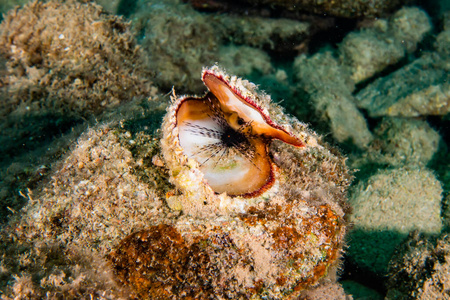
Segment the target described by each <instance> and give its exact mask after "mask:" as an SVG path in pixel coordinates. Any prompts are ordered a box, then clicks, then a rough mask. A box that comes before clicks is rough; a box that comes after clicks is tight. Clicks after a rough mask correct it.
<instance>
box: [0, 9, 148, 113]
mask: <svg viewBox="0 0 450 300" xmlns="http://www.w3.org/2000/svg"><path fill="white" fill-rule="evenodd" d="M0 53H1V54H2V55H4V56H5V57H6V58H7V60H8V61H7V74H4V77H3V78H2V81H3V88H4V89H6V93H7V95H8V96H9V97H8V98H7V99H6V101H5V103H4V105H3V106H2V109H1V114H2V115H3V114H6V113H10V112H13V111H15V112H16V113H17V114H27V113H33V112H35V113H38V112H39V113H40V114H41V115H43V114H44V113H45V112H48V111H50V112H52V113H55V114H58V113H59V114H66V115H74V114H75V115H77V116H79V115H81V116H88V115H91V114H92V113H99V112H101V111H103V110H104V109H105V108H108V107H114V106H117V105H119V104H120V103H123V102H126V101H130V100H132V99H133V97H145V96H146V95H148V94H150V91H151V90H152V88H153V87H152V85H151V82H150V75H151V73H150V72H149V70H148V69H145V68H144V66H146V63H145V60H144V58H143V56H142V52H141V51H140V49H139V47H137V45H136V41H135V39H134V37H133V35H132V34H131V32H130V30H129V25H128V24H127V23H126V22H125V21H124V20H123V19H121V18H119V17H117V16H112V15H107V14H105V13H103V10H102V9H101V7H100V6H98V5H96V4H93V3H79V2H76V1H68V2H57V1H50V2H46V3H43V2H38V1H34V2H31V3H30V4H28V5H26V6H24V7H23V8H21V9H19V10H13V11H11V12H10V13H9V14H7V15H6V17H5V19H4V20H3V22H2V23H1V25H0Z"/></svg>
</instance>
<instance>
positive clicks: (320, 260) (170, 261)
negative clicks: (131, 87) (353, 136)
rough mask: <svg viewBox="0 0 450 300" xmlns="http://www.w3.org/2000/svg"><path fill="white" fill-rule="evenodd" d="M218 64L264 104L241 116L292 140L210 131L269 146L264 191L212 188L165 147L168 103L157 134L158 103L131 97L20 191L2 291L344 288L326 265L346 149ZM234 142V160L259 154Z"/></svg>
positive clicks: (342, 212) (230, 293) (113, 294)
mask: <svg viewBox="0 0 450 300" xmlns="http://www.w3.org/2000/svg"><path fill="white" fill-rule="evenodd" d="M213 70H214V71H213ZM210 72H213V73H211V74H216V75H217V74H219V73H220V72H219V70H218V69H216V68H213V69H211V70H210ZM214 72H216V73H214ZM220 74H222V75H220V76H222V77H220V78H221V79H220V80H224V81H223V82H227V83H229V84H232V86H235V87H236V89H235V90H233V91H234V92H233V93H238V92H239V95H242V97H248V99H254V100H255V101H258V102H257V103H258V104H256V102H255V104H252V105H257V106H252V107H255V108H254V109H257V107H260V106H259V105H263V106H262V107H263V109H262V110H261V111H260V112H259V110H258V112H256V111H255V112H253V113H252V114H251V116H252V117H254V118H255V120H253V121H252V122H250V123H249V124H247V126H255V127H256V128H265V127H264V122H266V121H264V119H263V118H262V117H257V115H254V113H261V115H260V116H263V115H264V116H268V115H270V116H272V121H270V123H267V124H270V126H269V127H273V128H275V129H270V130H275V131H274V133H273V132H272V134H274V135H275V137H276V138H280V139H282V140H285V141H287V142H288V143H290V144H286V143H283V142H282V141H271V139H270V136H269V135H266V133H264V135H260V134H261V132H259V133H258V134H257V132H258V130H259V129H252V130H256V131H255V132H254V133H251V132H250V131H249V130H250V127H246V130H245V133H244V132H240V133H236V132H232V131H227V134H226V135H222V136H221V138H223V139H225V141H226V143H224V144H222V146H224V147H229V148H238V149H240V150H241V151H244V148H243V147H244V146H245V147H247V148H248V149H247V148H245V149H246V150H248V151H249V152H248V153H252V151H256V150H255V149H253V146H252V145H253V144H250V143H247V142H246V141H245V140H244V138H245V139H250V140H252V141H253V139H259V142H261V143H263V144H264V145H266V146H265V147H263V148H260V150H261V149H262V150H265V151H268V153H266V154H267V157H265V158H264V159H265V161H266V162H268V164H267V163H266V162H264V163H263V165H264V166H270V170H271V171H270V172H269V173H268V174H264V176H266V175H269V179H268V181H267V182H265V181H264V180H263V184H264V185H265V186H267V188H266V189H264V190H261V191H260V193H259V195H257V193H251V194H250V193H247V194H246V195H242V196H240V195H235V196H232V194H231V192H230V194H229V195H228V194H227V192H226V191H225V192H221V193H220V194H219V193H215V192H214V191H213V190H212V189H211V187H210V186H209V184H208V181H207V180H206V179H204V180H201V181H197V179H198V178H201V177H202V176H204V175H202V174H201V172H203V170H201V169H200V166H199V164H198V162H196V161H195V159H194V158H187V157H186V155H185V154H184V153H183V151H185V150H181V151H182V152H179V151H178V150H179V149H178V148H176V147H175V148H173V147H174V146H173V145H172V144H171V143H172V142H173V141H174V138H175V135H176V134H177V130H173V131H172V129H174V128H173V127H172V125H173V124H172V123H170V121H171V116H172V115H173V111H172V110H169V112H170V113H169V114H168V115H167V116H166V118H165V120H166V122H165V123H164V126H163V127H162V131H163V135H162V136H161V135H159V134H158V133H157V132H158V131H156V130H155V127H154V126H153V125H152V123H153V122H156V121H155V120H160V119H161V117H160V113H161V107H159V106H158V107H153V109H148V110H145V109H143V108H144V106H143V105H142V104H141V105H142V106H139V107H140V110H139V109H138V110H139V111H137V112H136V113H132V114H129V112H128V115H127V116H128V117H129V118H128V119H127V118H125V119H122V118H123V117H122V116H123V115H126V114H123V115H122V112H121V111H118V112H117V115H115V117H114V116H110V118H109V119H108V120H110V121H109V122H108V123H107V124H98V125H95V126H93V127H91V128H89V129H88V130H87V131H86V132H85V133H84V134H83V135H81V137H79V138H78V140H77V141H76V143H75V144H74V145H73V147H72V149H70V151H68V152H67V154H66V155H65V157H64V158H63V159H62V160H61V161H60V162H59V163H58V165H57V166H56V167H55V168H54V169H53V171H52V174H51V178H50V179H49V181H48V182H47V183H45V184H43V185H42V186H40V187H39V188H37V189H35V190H34V191H33V192H31V191H29V192H28V193H23V195H24V196H26V197H28V204H27V206H26V207H25V208H24V209H23V210H22V211H21V212H18V213H17V214H16V216H15V217H14V218H13V219H12V220H11V221H10V222H9V223H8V224H7V226H6V227H4V230H3V231H2V235H1V236H0V240H1V243H2V247H0V256H1V257H3V259H2V266H3V267H4V268H3V269H2V271H4V272H3V273H2V274H3V275H2V276H4V278H5V280H3V281H2V284H0V289H1V291H2V293H3V294H4V295H5V297H11V298H13V297H19V298H20V297H25V296H28V297H44V295H48V296H49V297H53V296H55V297H56V296H58V297H62V298H68V297H71V295H72V297H78V298H84V297H88V295H93V296H94V297H95V296H97V295H103V296H102V297H109V298H113V299H120V298H122V297H127V296H128V297H130V296H131V297H139V298H142V299H154V298H158V297H159V298H161V299H173V298H174V297H175V298H176V297H179V296H183V295H184V296H186V297H189V296H190V297H193V298H203V297H217V296H218V295H219V296H221V297H229V298H233V299H236V298H239V297H240V298H249V297H252V296H253V297H260V298H264V297H266V295H270V297H271V298H272V299H284V298H285V297H287V296H289V297H296V296H308V297H311V299H315V298H317V299H320V297H328V296H330V295H333V296H336V297H339V299H345V298H346V296H345V294H344V292H343V290H342V288H341V287H340V286H339V284H337V283H336V273H335V272H336V269H337V267H338V265H339V257H340V253H341V250H342V246H343V242H344V240H343V238H344V235H345V233H346V226H347V213H348V205H347V204H346V190H347V187H348V185H349V183H350V179H351V176H350V174H349V170H348V168H347V167H346V166H345V158H344V157H342V156H341V155H340V154H338V153H337V152H336V151H335V150H333V149H330V148H329V147H328V146H327V144H325V143H324V142H322V141H321V139H320V137H319V136H317V135H316V134H315V133H314V132H312V131H311V130H310V129H308V128H307V127H306V125H305V124H303V123H301V122H299V121H297V120H295V119H294V118H291V117H289V116H287V115H284V114H283V112H282V110H281V108H279V107H278V106H276V105H274V104H272V103H271V102H270V97H269V96H267V95H265V94H259V93H257V92H256V90H255V89H256V87H255V85H253V84H251V83H249V82H247V81H245V80H242V79H239V78H237V77H229V76H227V75H225V74H224V73H220ZM218 76H219V75H218ZM217 78H219V77H217ZM209 79H210V80H213V82H216V81H214V79H211V78H209ZM219 82H221V81H219ZM230 82H231V83H230ZM216 83H217V82H216ZM213 90H214V89H213ZM215 91H216V92H217V90H215ZM208 95H209V96H207V97H209V98H208V99H210V100H211V101H213V96H212V94H211V93H209V94H208ZM235 95H238V94H235ZM244 95H245V96H244ZM246 99H247V98H246ZM194 101H196V100H194ZM149 103H154V101H153V102H149ZM130 105H131V104H130ZM175 105H176V103H175V102H174V103H173V104H172V109H173V108H174V107H176V106H175ZM162 106H163V105H162ZM214 107H215V106H214ZM248 107H250V106H248ZM248 107H247V108H248ZM244 108H245V106H244ZM214 109H216V108H214ZM244 110H245V109H244ZM124 112H126V111H124ZM216 113H217V112H216ZM119 116H121V117H119ZM210 116H212V117H214V116H215V120H217V118H219V117H218V116H219V114H218V113H217V114H216V115H211V114H210ZM231 116H233V114H231ZM231 119H232V120H235V119H234V118H232V117H231ZM267 120H268V119H267ZM230 122H232V121H230ZM236 122H237V124H240V123H241V121H239V120H238V119H236ZM261 122H263V123H261ZM267 122H269V121H267ZM180 124H181V121H180ZM220 124H222V125H223V123H220ZM241 125H242V124H241ZM241 125H239V126H241ZM230 126H231V125H230ZM260 126H262V127H260ZM197 129H199V128H197ZM199 130H201V128H200V129H199ZM265 130H267V128H265ZM199 132H200V131H198V132H197V133H199ZM283 132H284V134H283ZM171 134H172V135H171ZM236 134H237V135H238V137H239V138H237V139H235V138H232V137H231V136H232V135H236ZM216 137H217V135H216ZM160 138H162V140H161V145H162V146H163V147H162V149H161V147H160ZM200 140H202V139H200ZM203 141H204V140H203ZM252 143H253V142H252ZM168 145H169V146H168ZM171 150H176V151H173V152H171ZM228 151H234V150H228ZM258 151H259V150H258ZM263 152H264V151H263ZM263 152H258V155H260V154H259V153H263ZM243 153H244V154H242V155H243V157H244V160H240V161H238V162H236V164H244V165H249V164H248V163H247V162H245V161H246V160H250V161H251V160H253V159H256V160H259V159H260V158H261V157H257V155H256V154H255V155H254V156H253V157H252V156H251V155H250V156H249V155H247V154H246V153H247V152H243ZM225 157H227V156H226V155H225V154H223V155H220V157H216V158H214V160H217V159H219V160H220V159H222V158H225ZM185 159H187V161H185ZM176 161H178V165H177V162H176ZM186 163H187V164H186ZM219 166H222V162H219ZM250 166H251V164H250ZM258 166H259V163H258ZM209 167H213V168H215V165H212V166H211V165H210V166H209ZM231 167H232V168H234V166H231ZM259 171H261V172H262V170H259ZM256 173H257V175H258V176H260V175H259V174H258V172H256ZM184 175H190V176H187V177H183V176H184ZM264 178H265V177H264ZM222 180H224V179H222ZM18 261H20V265H17V264H15V262H18ZM108 262H109V263H108ZM173 293H175V294H173ZM73 295H75V296H73ZM124 295H125V296H124ZM337 295H338V296H337ZM99 297H101V296H99ZM314 297H315V298H314Z"/></svg>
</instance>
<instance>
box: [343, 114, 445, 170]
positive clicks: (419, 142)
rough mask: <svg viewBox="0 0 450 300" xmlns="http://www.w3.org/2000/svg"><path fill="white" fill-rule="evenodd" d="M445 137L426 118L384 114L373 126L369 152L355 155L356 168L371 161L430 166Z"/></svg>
mask: <svg viewBox="0 0 450 300" xmlns="http://www.w3.org/2000/svg"><path fill="white" fill-rule="evenodd" d="M441 143H443V140H442V138H441V136H440V135H439V133H438V132H437V131H436V130H435V129H433V128H432V127H431V126H430V125H429V124H428V123H427V122H426V121H423V120H416V119H404V118H389V117H385V118H383V119H382V120H381V122H380V123H379V124H378V126H377V127H376V128H375V129H374V140H373V141H372V143H371V145H370V147H369V148H368V151H367V152H366V153H364V154H362V155H360V157H359V158H357V159H356V158H354V161H353V165H352V166H353V167H354V168H366V167H367V164H368V163H372V164H378V165H388V166H397V167H398V166H402V165H422V166H425V165H427V164H428V163H429V162H430V161H431V160H432V158H433V157H434V156H435V155H436V154H438V150H439V147H440V144H441Z"/></svg>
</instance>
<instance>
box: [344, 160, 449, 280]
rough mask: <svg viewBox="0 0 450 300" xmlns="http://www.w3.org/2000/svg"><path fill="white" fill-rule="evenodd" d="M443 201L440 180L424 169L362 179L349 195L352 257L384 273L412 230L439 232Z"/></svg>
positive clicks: (413, 169) (383, 173)
mask: <svg viewBox="0 0 450 300" xmlns="http://www.w3.org/2000/svg"><path fill="white" fill-rule="evenodd" d="M441 200H442V187H441V184H440V182H439V181H438V180H437V179H436V177H435V176H434V174H433V173H432V172H431V171H430V170H427V169H424V168H408V167H404V168H398V169H386V170H380V171H378V172H377V173H376V174H374V175H373V176H371V177H369V178H368V179H367V180H365V181H362V182H360V183H359V184H358V185H356V186H355V187H354V188H353V192H352V194H351V196H350V203H351V205H352V207H353V214H352V215H351V218H350V219H351V221H352V222H353V223H354V230H353V231H352V233H351V234H350V236H351V241H350V248H349V255H350V257H351V258H352V259H353V260H355V261H356V262H357V263H358V264H360V265H361V266H364V267H366V268H369V269H370V270H372V271H374V272H377V273H380V274H384V273H385V272H386V270H387V265H388V262H389V260H390V257H391V255H392V254H393V251H394V249H395V247H397V246H398V245H399V244H400V243H401V242H402V241H403V240H404V239H405V238H406V237H407V235H408V234H409V233H410V232H411V231H414V230H417V231H419V232H422V233H427V234H439V233H440V231H441V229H442V220H441ZM361 249H365V251H361Z"/></svg>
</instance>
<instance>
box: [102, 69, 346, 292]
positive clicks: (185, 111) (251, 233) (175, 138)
mask: <svg viewBox="0 0 450 300" xmlns="http://www.w3.org/2000/svg"><path fill="white" fill-rule="evenodd" d="M202 79H203V82H204V83H205V85H206V86H207V88H208V89H209V92H207V93H206V94H205V96H203V97H193V96H182V97H176V96H175V95H173V97H172V104H171V105H170V107H169V108H168V112H167V114H166V116H165V118H164V122H163V125H162V129H161V130H162V139H161V149H162V155H163V158H164V162H165V166H166V167H167V168H168V170H169V174H170V181H171V182H172V183H173V184H174V187H175V188H174V189H173V190H172V191H170V192H169V193H167V195H166V202H167V204H168V206H169V207H170V209H171V210H172V211H173V214H170V215H169V216H167V218H166V221H165V222H163V224H152V225H151V227H150V228H149V229H147V230H143V231H140V232H137V233H135V234H133V235H131V236H129V237H128V238H126V239H125V240H123V241H122V243H121V244H120V245H119V246H118V247H117V249H116V251H115V252H114V253H113V254H112V255H111V257H112V262H113V265H114V266H115V269H116V270H117V272H118V275H119V278H120V279H121V281H122V282H124V283H126V284H127V285H129V286H131V287H132V288H133V289H134V291H135V292H136V293H137V294H138V295H140V296H142V297H143V298H151V299H153V298H158V299H159V298H162V299H172V298H174V297H175V298H176V297H181V296H185V297H191V298H210V297H213V298H232V299H237V298H245V299H248V298H251V297H253V298H252V299H259V298H264V299H284V298H290V297H297V296H299V295H304V294H302V293H304V292H305V291H307V290H309V289H310V288H311V287H314V286H316V285H318V284H319V283H320V282H323V281H324V280H325V278H328V277H330V276H331V277H332V276H333V275H332V274H333V273H334V271H335V267H336V265H337V262H338V258H339V255H340V251H341V249H342V246H343V243H344V242H343V239H344V235H345V232H346V224H347V221H346V214H347V211H348V207H347V204H346V189H347V187H348V185H349V181H350V177H351V176H350V175H349V171H348V169H347V167H346V166H345V159H344V158H343V157H341V156H340V155H339V154H338V153H337V151H334V150H333V151H330V149H329V147H328V146H327V144H326V143H324V142H323V141H322V140H321V138H320V137H319V136H318V135H316V134H315V133H314V132H313V131H311V130H310V129H308V128H307V126H306V125H305V124H303V123H301V122H299V121H298V120H296V119H295V118H292V117H290V116H288V115H286V114H285V113H284V112H283V110H282V109H281V108H280V107H279V106H278V105H276V104H274V103H272V102H271V99H270V97H269V96H268V95H267V94H264V93H262V92H259V91H258V90H257V87H256V86H255V85H254V84H252V83H250V82H248V81H246V80H243V79H240V78H238V77H236V76H229V75H227V74H226V73H225V72H224V71H223V70H222V69H220V67H218V66H213V67H211V68H207V69H205V70H203V74H202ZM180 295H181V296H180Z"/></svg>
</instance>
